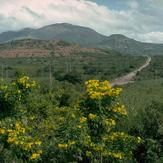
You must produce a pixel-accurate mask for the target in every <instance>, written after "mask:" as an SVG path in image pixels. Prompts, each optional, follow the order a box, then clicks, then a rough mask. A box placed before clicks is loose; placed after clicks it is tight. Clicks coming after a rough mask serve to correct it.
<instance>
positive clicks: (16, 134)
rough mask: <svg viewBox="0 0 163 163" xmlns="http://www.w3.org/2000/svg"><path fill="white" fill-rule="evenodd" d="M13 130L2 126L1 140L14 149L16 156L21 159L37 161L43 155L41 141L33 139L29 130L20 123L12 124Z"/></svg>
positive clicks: (0, 129)
mask: <svg viewBox="0 0 163 163" xmlns="http://www.w3.org/2000/svg"><path fill="white" fill-rule="evenodd" d="M11 127H12V128H7V127H5V126H1V128H0V140H1V142H4V143H5V144H6V145H7V146H9V147H10V148H12V150H13V151H14V154H15V155H18V156H19V157H22V158H25V159H28V160H36V159H38V158H39V157H40V155H41V154H42V150H41V149H40V145H41V143H42V142H41V141H40V140H37V139H34V138H32V136H30V131H29V129H28V128H26V127H23V126H22V124H21V123H20V122H16V123H15V124H14V125H13V124H11Z"/></svg>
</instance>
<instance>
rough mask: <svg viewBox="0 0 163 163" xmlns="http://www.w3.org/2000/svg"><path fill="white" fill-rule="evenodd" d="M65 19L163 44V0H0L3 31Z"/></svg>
mask: <svg viewBox="0 0 163 163" xmlns="http://www.w3.org/2000/svg"><path fill="white" fill-rule="evenodd" d="M63 22H64V23H71V24H76V25H82V26H87V27H90V28H93V29H95V30H96V31H97V32H99V33H101V34H104V35H108V36H109V35H111V34H115V33H118V34H124V35H126V36H128V37H131V38H134V39H136V40H140V41H145V42H154V43H163V0H0V32H4V31H8V30H19V29H22V28H25V27H31V28H38V27H41V26H44V25H49V24H54V23H63Z"/></svg>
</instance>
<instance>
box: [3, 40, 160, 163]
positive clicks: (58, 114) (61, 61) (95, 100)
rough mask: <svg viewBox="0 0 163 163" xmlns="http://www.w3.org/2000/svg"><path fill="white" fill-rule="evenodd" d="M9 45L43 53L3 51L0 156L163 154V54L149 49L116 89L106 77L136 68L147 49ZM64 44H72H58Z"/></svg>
mask: <svg viewBox="0 0 163 163" xmlns="http://www.w3.org/2000/svg"><path fill="white" fill-rule="evenodd" d="M12 45H13V46H12V47H11V46H10V43H9V44H4V45H1V46H0V49H1V50H2V49H4V48H5V49H6V50H11V51H12V50H18V49H22V50H23V49H27V50H28V49H36V48H37V49H40V50H48V55H47V56H44V57H38V56H37V57H35V56H33V57H32V56H30V57H25V56H23V57H13V58H7V57H3V58H0V65H1V67H0V76H1V78H2V79H3V80H2V81H1V87H0V90H1V91H0V109H1V113H0V118H1V119H0V122H1V123H0V139H1V143H0V150H1V153H0V161H1V162H4V163H10V162H13V161H15V162H100V163H101V162H115V163H120V162H123V163H130V162H149V163H154V162H156V163H162V162H163V150H162V149H163V143H162V142H163V139H162V138H163V121H162V119H163V102H162V95H163V89H162V88H163V78H162V76H163V74H162V61H163V57H162V56H152V62H151V64H150V65H149V67H147V68H145V69H143V70H142V71H141V72H139V73H138V74H137V77H136V81H135V82H134V83H132V84H127V85H125V86H122V88H123V92H122V94H121V95H120V96H119V93H120V92H119V93H117V95H118V96H116V97H115V96H114V95H113V94H111V92H112V91H111V90H114V88H111V87H109V83H108V82H107V81H104V80H109V81H112V80H114V79H115V78H117V77H119V76H121V75H123V74H127V73H128V72H130V71H132V70H134V69H136V68H138V67H139V66H141V65H142V64H143V63H144V62H145V60H146V57H143V56H130V55H124V54H123V55H122V54H119V53H117V52H115V51H112V50H101V49H98V50H97V49H96V50H94V49H93V50H91V51H90V50H88V49H87V50H86V51H83V49H82V50H81V49H80V48H79V47H78V46H76V45H71V44H68V43H66V42H64V41H60V42H54V41H49V42H45V41H37V40H33V41H31V40H24V41H16V42H13V43H12ZM67 47H68V48H70V47H71V48H72V49H75V48H77V51H75V52H74V51H73V53H72V54H71V55H70V54H69V55H63V52H64V51H59V53H57V52H56V49H57V48H61V49H62V50H63V49H64V48H67ZM79 49H80V50H79ZM24 73H25V74H27V75H28V76H30V78H32V79H34V80H35V81H36V83H38V84H36V83H35V82H34V81H33V80H31V79H29V78H28V77H27V76H25V77H22V75H23V76H24ZM90 79H94V80H90ZM98 80H100V81H104V82H99V81H98ZM85 81H88V82H87V83H86V85H85V86H84V82H85ZM115 90H120V89H117V88H115ZM115 92H116V91H115ZM121 103H122V104H124V106H123V105H121ZM125 109H126V110H125ZM127 113H128V114H127ZM138 142H139V143H138ZM140 142H141V143H140Z"/></svg>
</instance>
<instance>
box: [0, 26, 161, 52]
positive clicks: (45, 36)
mask: <svg viewBox="0 0 163 163" xmlns="http://www.w3.org/2000/svg"><path fill="white" fill-rule="evenodd" d="M20 39H37V40H64V41H67V42H70V43H76V44H79V45H81V46H84V47H96V48H108V49H112V50H115V51H118V52H120V53H125V54H134V55H163V44H152V43H143V42H139V41H136V40H134V39H130V38H128V37H126V36H124V35H121V34H114V35H111V36H104V35H101V34H99V33H98V32H96V31H95V30H93V29H91V28H87V27H82V26H76V25H72V24H67V23H61V24H52V25H48V26H44V27H42V28H39V29H32V28H25V29H23V30H20V31H8V32H3V33H1V34H0V43H4V42H8V41H12V40H20Z"/></svg>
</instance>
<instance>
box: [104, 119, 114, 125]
mask: <svg viewBox="0 0 163 163" xmlns="http://www.w3.org/2000/svg"><path fill="white" fill-rule="evenodd" d="M104 124H106V125H107V126H115V125H116V121H115V120H114V119H112V118H107V119H105V120H104Z"/></svg>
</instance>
